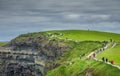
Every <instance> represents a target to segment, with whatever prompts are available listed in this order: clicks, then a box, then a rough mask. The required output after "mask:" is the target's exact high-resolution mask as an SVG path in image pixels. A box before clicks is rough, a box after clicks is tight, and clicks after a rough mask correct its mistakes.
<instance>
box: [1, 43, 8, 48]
mask: <svg viewBox="0 0 120 76" xmlns="http://www.w3.org/2000/svg"><path fill="white" fill-rule="evenodd" d="M7 43H8V42H0V47H2V46H4V45H6V44H7Z"/></svg>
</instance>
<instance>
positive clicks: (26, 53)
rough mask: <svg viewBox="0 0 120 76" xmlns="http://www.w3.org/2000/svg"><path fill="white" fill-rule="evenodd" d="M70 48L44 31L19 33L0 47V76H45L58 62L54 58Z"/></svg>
mask: <svg viewBox="0 0 120 76" xmlns="http://www.w3.org/2000/svg"><path fill="white" fill-rule="evenodd" d="M69 49H72V47H71V46H70V45H68V44H66V43H65V42H64V41H63V40H59V39H54V38H52V39H51V38H49V35H48V34H46V33H30V34H24V35H20V36H19V37H16V38H15V39H13V40H11V41H10V42H9V43H8V44H7V45H6V46H5V47H4V48H3V49H0V61H1V62H0V63H1V64H0V67H1V69H0V76H45V74H46V72H47V71H48V70H50V69H53V68H55V67H57V66H59V64H56V63H54V60H55V59H56V58H58V57H60V56H61V55H62V54H63V53H64V52H65V51H68V50H69Z"/></svg>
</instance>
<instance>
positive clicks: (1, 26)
mask: <svg viewBox="0 0 120 76" xmlns="http://www.w3.org/2000/svg"><path fill="white" fill-rule="evenodd" d="M63 29H83V30H87V29H90V30H98V31H107V32H114V33H120V0H0V41H10V40H11V39H13V38H15V37H16V36H18V35H20V34H24V33H29V32H39V31H46V30H63Z"/></svg>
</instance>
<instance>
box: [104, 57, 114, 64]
mask: <svg viewBox="0 0 120 76" xmlns="http://www.w3.org/2000/svg"><path fill="white" fill-rule="evenodd" d="M102 61H103V62H109V63H111V64H114V61H113V60H112V61H109V60H108V59H107V58H105V57H102Z"/></svg>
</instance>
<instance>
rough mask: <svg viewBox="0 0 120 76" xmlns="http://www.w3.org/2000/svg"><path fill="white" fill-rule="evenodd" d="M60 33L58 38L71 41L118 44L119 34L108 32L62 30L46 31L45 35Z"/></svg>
mask: <svg viewBox="0 0 120 76" xmlns="http://www.w3.org/2000/svg"><path fill="white" fill-rule="evenodd" d="M56 32H57V33H62V34H63V36H60V37H59V38H70V39H73V40H80V41H85V40H94V41H104V40H106V41H108V40H109V39H113V40H116V41H119V42H120V34H115V33H108V32H98V31H89V30H62V31H48V32H47V33H53V34H55V33H56Z"/></svg>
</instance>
